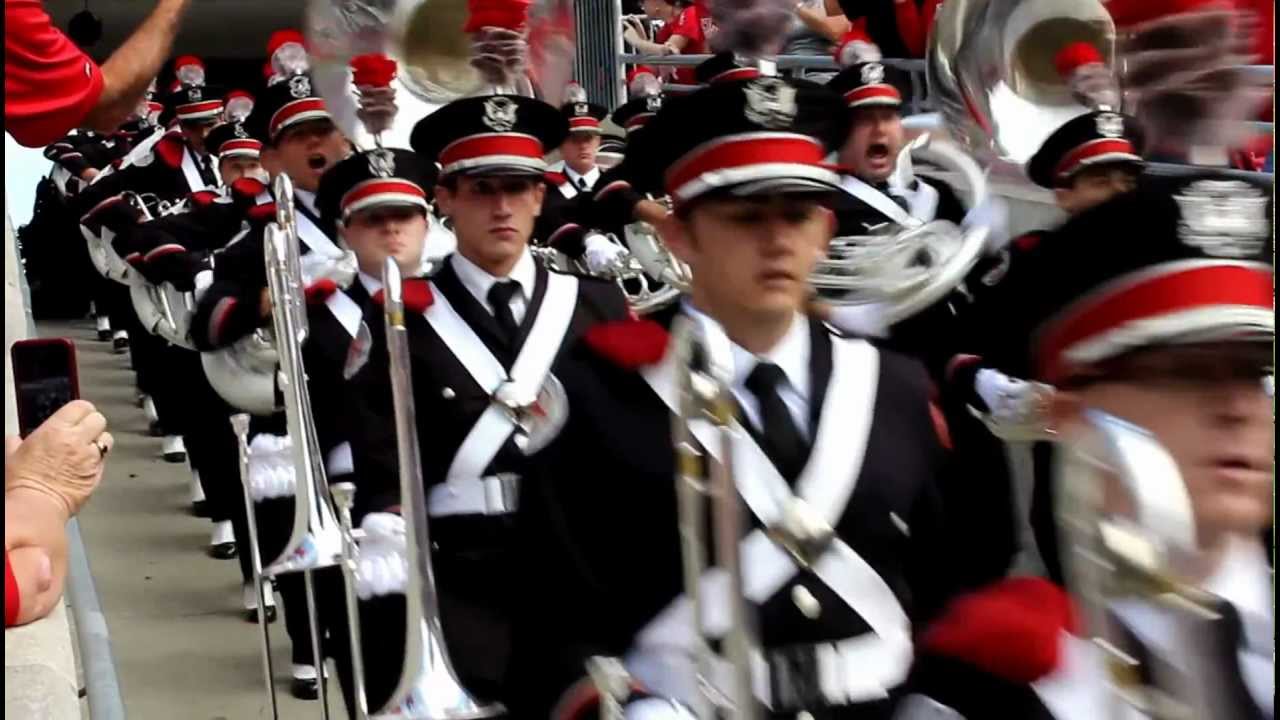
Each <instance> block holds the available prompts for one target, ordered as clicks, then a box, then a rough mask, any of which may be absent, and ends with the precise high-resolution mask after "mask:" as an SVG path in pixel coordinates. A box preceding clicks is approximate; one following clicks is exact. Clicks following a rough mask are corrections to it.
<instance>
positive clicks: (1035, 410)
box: [973, 368, 1051, 440]
mask: <svg viewBox="0 0 1280 720" xmlns="http://www.w3.org/2000/svg"><path fill="white" fill-rule="evenodd" d="M973 389H974V392H976V393H978V397H981V398H982V401H983V402H984V403H986V404H987V409H988V410H989V412H988V414H987V415H986V416H985V417H984V418H983V420H984V422H986V425H987V427H988V429H990V430H991V432H992V433H993V434H994V435H996V437H999V438H1001V439H1003V440H1033V439H1038V438H1041V437H1044V435H1045V432H1046V430H1047V429H1048V427H1049V417H1048V407H1046V406H1045V400H1046V398H1047V395H1048V393H1049V392H1051V388H1049V387H1048V386H1047V385H1043V384H1041V383H1035V382H1026V381H1024V380H1017V379H1014V378H1011V377H1009V376H1007V375H1005V374H1004V373H1001V372H999V371H996V370H991V369H989V368H983V369H982V370H979V371H978V373H977V375H976V376H975V377H974V380H973Z"/></svg>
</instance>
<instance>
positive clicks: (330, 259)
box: [300, 250, 360, 289]
mask: <svg viewBox="0 0 1280 720" xmlns="http://www.w3.org/2000/svg"><path fill="white" fill-rule="evenodd" d="M300 261H301V265H302V286H303V287H308V286H310V285H313V284H315V282H316V281H317V280H321V279H325V278H327V279H329V280H332V281H333V282H334V284H336V285H337V286H338V287H340V288H344V289H345V288H347V287H350V285H351V282H352V281H353V280H355V279H356V273H357V272H358V271H359V269H360V266H359V264H358V263H357V262H356V254H355V253H354V252H352V251H350V250H346V251H343V253H342V254H341V255H339V256H337V257H334V256H333V255H325V254H323V253H318V252H313V253H307V254H306V255H303V256H302V257H301V259H300Z"/></svg>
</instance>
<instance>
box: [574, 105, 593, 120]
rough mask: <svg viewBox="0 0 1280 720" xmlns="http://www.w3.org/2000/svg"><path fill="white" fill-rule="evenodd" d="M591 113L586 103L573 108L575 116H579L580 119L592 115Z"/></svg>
mask: <svg viewBox="0 0 1280 720" xmlns="http://www.w3.org/2000/svg"><path fill="white" fill-rule="evenodd" d="M590 112H591V108H590V107H588V106H587V104H586V103H578V104H576V105H574V106H573V114H574V115H578V116H579V117H581V116H583V115H588V114H590Z"/></svg>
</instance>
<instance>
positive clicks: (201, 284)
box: [193, 270, 213, 302]
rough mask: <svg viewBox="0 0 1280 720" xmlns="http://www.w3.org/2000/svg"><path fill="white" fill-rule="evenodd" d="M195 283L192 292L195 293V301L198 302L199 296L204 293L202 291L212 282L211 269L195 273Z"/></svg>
mask: <svg viewBox="0 0 1280 720" xmlns="http://www.w3.org/2000/svg"><path fill="white" fill-rule="evenodd" d="M195 283H196V289H195V292H194V293H193V294H194V295H195V298H196V302H199V301H200V298H201V297H202V296H203V295H204V291H205V290H208V289H209V286H210V285H212V284H213V271H212V270H201V271H200V272H198V273H196V277H195Z"/></svg>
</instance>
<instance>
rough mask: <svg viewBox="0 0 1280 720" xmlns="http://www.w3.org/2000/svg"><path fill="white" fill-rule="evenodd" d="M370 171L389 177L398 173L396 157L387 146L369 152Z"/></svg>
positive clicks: (379, 175)
mask: <svg viewBox="0 0 1280 720" xmlns="http://www.w3.org/2000/svg"><path fill="white" fill-rule="evenodd" d="M369 172H371V173H373V174H374V175H376V176H378V177H381V178H389V177H391V176H393V175H395V174H396V159H395V156H394V155H392V154H391V151H390V150H387V149H386V148H378V149H377V150H371V151H370V152H369Z"/></svg>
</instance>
